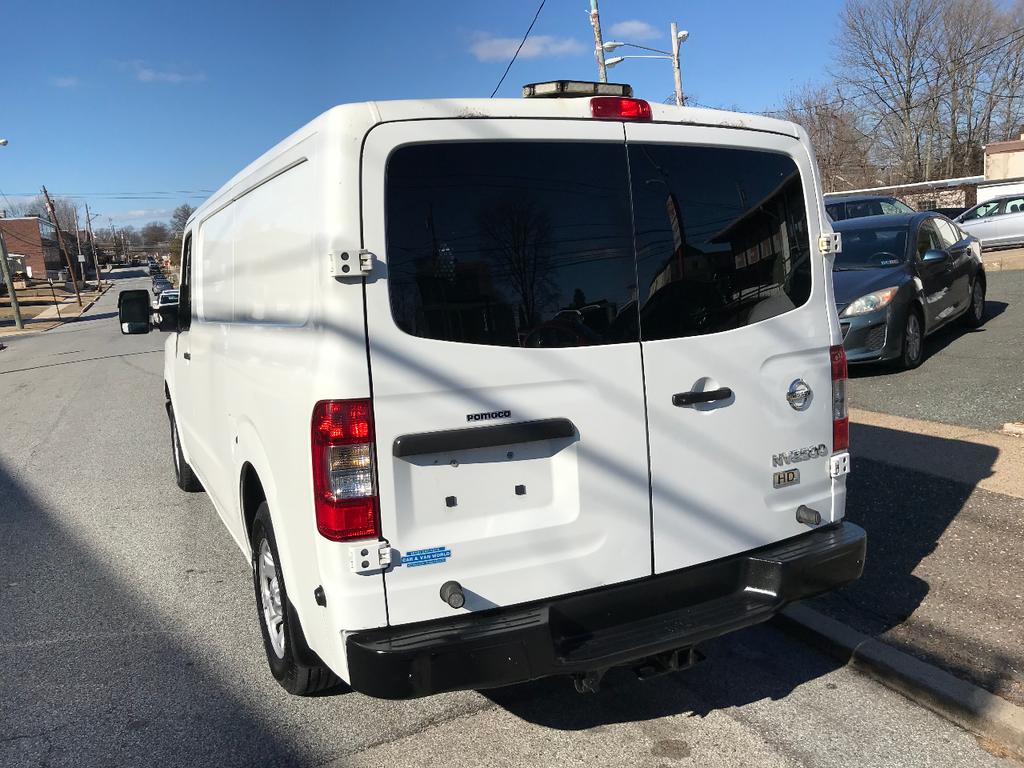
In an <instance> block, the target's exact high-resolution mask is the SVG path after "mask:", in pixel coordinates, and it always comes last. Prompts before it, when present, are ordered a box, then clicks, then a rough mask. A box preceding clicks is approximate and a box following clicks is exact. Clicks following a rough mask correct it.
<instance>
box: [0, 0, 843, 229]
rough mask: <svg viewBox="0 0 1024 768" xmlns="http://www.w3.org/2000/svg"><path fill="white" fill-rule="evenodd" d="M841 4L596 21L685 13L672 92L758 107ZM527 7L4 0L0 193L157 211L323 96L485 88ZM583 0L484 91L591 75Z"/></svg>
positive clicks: (723, 6)
mask: <svg viewBox="0 0 1024 768" xmlns="http://www.w3.org/2000/svg"><path fill="white" fill-rule="evenodd" d="M841 5H842V2H841V0H792V1H791V2H786V3H774V2H773V3H767V2H763V0H761V1H759V0H743V1H742V2H737V1H736V0H731V1H730V0H723V1H722V2H716V3H708V2H688V3H683V2H663V1H661V0H628V1H627V0H602V2H601V18H602V25H603V27H604V31H605V38H606V39H624V38H625V39H628V40H629V41H631V42H637V43H641V44H644V45H649V46H653V47H660V48H666V47H668V45H669V42H668V36H669V35H668V26H669V22H670V21H672V20H675V21H677V22H679V25H680V28H682V29H688V30H689V31H690V39H689V40H688V41H687V42H686V43H685V44H684V46H683V49H682V51H683V89H684V90H685V91H686V92H687V93H688V94H691V95H692V96H693V98H694V99H695V100H696V101H697V102H699V103H701V104H707V105H714V106H723V107H729V108H739V109H745V110H760V109H768V108H772V107H774V106H777V105H778V104H779V102H780V100H781V98H782V95H783V94H784V93H785V92H786V91H787V90H789V89H791V88H793V87H795V86H799V85H802V84H804V83H806V82H810V81H820V80H822V79H823V78H824V77H825V68H826V67H827V66H828V62H829V55H830V52H831V45H830V41H831V39H832V37H833V36H834V34H835V31H836V21H835V19H836V14H837V12H838V10H839V9H840V7H841ZM536 7H537V4H536V2H535V0H517V1H515V2H505V3H493V2H491V3H482V2H468V1H467V0H451V1H440V2H439V1H436V0H435V2H423V1H422V0H421V2H408V1H407V0H394V1H393V2H381V1H378V2H350V1H349V0H333V1H332V2H328V1H327V0H288V1H285V0H278V1H277V2H269V1H268V0H250V1H248V2H244V3H243V2H226V1H224V0H204V1H203V2H194V1H193V0H175V1H174V2H168V1H167V0H164V1H163V2H142V3H138V2H136V3H124V2H112V1H110V0H92V2H89V3H81V2H74V3H72V2H48V3H46V4H45V6H44V4H42V3H39V2H33V1H32V0H9V2H7V3H5V8H4V10H3V13H2V20H3V26H4V28H5V33H4V35H3V38H4V45H3V47H2V48H0V62H2V67H3V69H2V75H0V137H5V138H7V139H8V140H9V141H10V144H9V146H7V147H3V148H0V192H3V193H4V194H5V195H7V196H8V197H9V198H16V197H20V196H21V195H24V194H33V193H35V192H36V191H38V189H39V187H40V185H41V184H46V185H47V187H48V188H49V189H50V191H51V192H52V193H58V194H65V195H74V196H75V199H76V201H78V202H79V203H81V202H84V201H86V200H87V201H88V202H89V206H90V208H91V209H92V210H93V211H96V212H99V213H101V214H102V216H101V217H100V218H99V219H98V222H100V223H103V224H105V223H106V219H107V217H108V216H110V217H112V218H113V220H114V222H115V223H116V224H133V225H135V226H139V225H141V224H143V223H145V222H147V221H150V220H153V219H157V220H166V219H167V218H168V217H169V215H170V211H171V209H173V208H174V207H175V206H176V205H178V204H179V203H181V202H186V201H187V202H190V203H192V204H193V205H195V204H198V203H199V202H200V201H201V200H202V198H203V197H205V196H206V195H207V194H209V192H210V191H212V190H214V189H216V188H217V187H219V186H220V185H221V184H222V183H223V182H224V181H226V180H227V179H228V178H229V177H230V176H231V175H233V174H234V173H235V172H236V171H238V170H239V169H240V168H241V167H243V166H244V165H245V164H247V163H248V162H250V161H251V160H253V159H255V158H256V157H257V156H258V155H259V154H260V153H262V152H263V151H264V150H266V149H267V148H268V147H270V146H271V145H273V144H274V143H275V142H276V141H278V140H279V139H280V138H282V137H283V136H285V135H287V134H288V133H290V132H291V131H293V130H295V129H296V128H298V127H299V126H301V125H302V124H303V123H305V122H306V121H308V120H309V119H311V118H312V117H314V116H316V115H317V114H319V113H320V112H322V111H323V110H325V109H327V108H328V107H330V106H332V105H334V104H338V103H343V102H349V101H363V100H367V99H396V98H430V97H452V96H455V97H458V96H465V97H486V96H489V95H490V93H491V90H492V89H493V88H494V86H495V84H496V83H497V81H498V78H499V77H500V76H501V73H502V72H503V71H504V69H505V66H506V65H507V63H508V57H509V54H510V52H511V51H512V50H514V49H515V45H516V44H517V43H518V41H519V38H521V36H522V34H523V33H524V32H525V31H526V27H527V26H528V24H529V22H530V19H531V18H533V13H534V12H535V10H536ZM586 8H587V0H548V2H547V4H546V5H545V7H544V10H543V11H542V13H541V15H540V18H539V19H538V21H537V24H536V26H535V27H534V29H533V33H532V35H531V42H530V43H528V44H527V46H526V47H525V48H524V51H523V53H522V54H520V58H519V60H518V61H517V62H516V64H515V65H514V66H513V68H512V71H511V72H510V73H509V76H508V77H507V78H506V80H505V83H504V85H503V86H502V88H501V90H500V91H499V92H498V95H499V96H506V97H518V95H519V87H520V86H521V85H522V84H523V83H527V82H533V81H538V80H548V79H556V78H578V79H588V80H593V79H596V65H595V64H594V56H593V38H592V36H591V35H592V33H591V30H590V26H589V23H588V15H587V13H586ZM617 25H622V26H617ZM623 52H625V51H623V50H621V49H620V51H618V52H616V53H623ZM635 52H636V53H643V52H642V51H635ZM610 79H611V80H613V81H620V82H628V83H631V84H632V85H633V86H634V88H635V91H636V94H637V95H638V96H641V97H644V98H648V99H651V100H658V101H660V100H664V99H665V98H666V97H668V96H669V95H670V94H671V93H672V72H671V67H670V65H669V64H668V62H662V61H656V60H633V61H627V62H625V63H623V64H620V65H619V66H618V67H616V68H615V69H614V70H613V71H612V72H611V76H610ZM5 205H6V203H5V202H4V200H3V198H2V197H0V207H4V206H5Z"/></svg>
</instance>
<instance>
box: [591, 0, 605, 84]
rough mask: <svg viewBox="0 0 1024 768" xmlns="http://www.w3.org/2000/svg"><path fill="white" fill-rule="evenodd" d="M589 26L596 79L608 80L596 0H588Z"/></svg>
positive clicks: (603, 81)
mask: <svg viewBox="0 0 1024 768" xmlns="http://www.w3.org/2000/svg"><path fill="white" fill-rule="evenodd" d="M590 26H592V27H593V28H594V55H595V56H597V79H598V80H600V81H601V82H602V83H607V82H608V68H607V67H606V66H605V64H604V41H603V40H602V39H601V15H600V14H599V13H598V11H597V0H590Z"/></svg>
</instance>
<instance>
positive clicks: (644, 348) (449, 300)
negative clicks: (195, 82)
mask: <svg viewBox="0 0 1024 768" xmlns="http://www.w3.org/2000/svg"><path fill="white" fill-rule="evenodd" d="M525 91H526V93H525V95H526V96H528V97H529V98H524V99H522V100H514V99H466V100H438V101H394V102H369V103H363V104H348V105H343V106H339V107H335V108H334V109H331V110H329V111H328V112H326V113H325V114H323V115H321V116H320V117H318V118H316V119H315V120H313V121H312V122H311V123H309V124H308V125H307V126H305V127H304V128H302V129H300V130H299V131H297V132H296V133H295V134H293V135H292V136H290V137H288V138H287V139H285V140H284V141H282V142H281V143H280V144H278V145H277V146H276V147H274V148H273V149H271V150H270V151H269V152H267V153H266V154H265V155H263V156H262V157H260V158H259V159H257V160H256V161H255V162H253V163H252V164H251V165H250V166H249V167H247V168H246V169H245V170H243V171H242V172H241V173H239V174H238V175H237V176H235V177H234V178H233V179H231V181H229V182H228V183H227V184H226V185H225V186H224V187H222V188H221V189H220V190H219V191H218V192H217V193H216V194H214V195H213V196H212V197H211V198H210V199H209V200H208V201H206V202H205V203H204V204H203V205H202V206H201V207H200V208H199V209H198V210H197V211H196V212H195V214H194V215H193V216H192V218H191V220H190V221H189V224H188V227H187V229H186V231H185V234H184V247H183V253H182V261H181V276H180V293H179V302H178V305H177V307H171V308H169V309H168V310H166V311H165V310H164V309H163V308H161V310H160V315H159V316H158V317H157V318H156V325H157V327H159V328H161V329H162V330H168V331H171V332H172V333H171V335H170V336H169V337H168V339H167V342H166V358H165V367H164V378H165V382H164V394H165V396H166V398H167V413H168V416H169V417H170V429H171V444H172V449H173V458H174V467H175V472H176V476H177V481H178V485H179V486H180V487H181V488H183V489H185V490H193V491H194V490H200V489H203V490H205V491H206V493H207V494H208V495H209V498H210V500H211V501H212V503H213V505H214V507H215V508H216V510H217V513H218V514H219V515H220V517H221V518H222V519H223V521H224V523H225V525H226V526H227V528H228V530H229V531H230V533H231V535H232V536H233V537H234V538H235V540H236V541H237V543H238V546H239V547H240V548H241V549H242V551H243V552H244V553H245V554H246V555H247V556H248V557H250V559H251V562H252V568H253V578H254V584H255V595H256V602H257V607H258V616H259V622H260V626H261V628H262V632H263V638H264V642H265V646H266V653H267V659H268V661H269V663H270V667H271V670H272V672H273V674H274V677H275V678H277V680H279V681H280V682H281V684H282V685H283V686H284V687H285V688H286V689H287V690H288V691H290V692H292V693H296V694H309V693H313V692H316V691H319V690H322V689H324V688H327V687H330V686H332V685H336V684H337V683H338V682H339V680H340V681H344V682H345V683H347V684H349V685H350V686H351V687H352V688H354V689H356V690H358V691H362V692H364V693H367V694H370V695H373V696H381V697H387V698H407V697H415V696H424V695H428V694H433V693H437V692H440V691H449V690H456V689H476V688H488V687H494V686H500V685H507V684H510V683H517V682H521V681H526V680H532V679H535V678H539V677H544V676H548V675H562V674H564V675H570V676H572V677H574V679H575V681H576V685H577V687H578V688H579V689H580V690H596V688H597V686H598V684H599V682H600V679H601V675H602V674H603V673H604V671H605V670H607V669H609V668H611V667H614V666H622V665H632V666H635V667H636V668H637V670H638V672H639V673H640V674H641V675H642V676H647V675H650V674H654V673H657V672H661V671H670V670H675V669H680V668H683V667H686V666H687V665H689V664H690V663H691V662H692V660H693V658H694V653H693V648H694V646H695V645H696V644H697V643H699V642H702V641H705V640H708V639H710V638H713V637H716V636H719V635H722V634H725V633H727V632H730V631H732V630H735V629H739V628H741V627H745V626H748V625H751V624H755V623H757V622H761V621H765V620H766V619H768V618H770V617H771V616H772V615H774V614H775V613H776V612H777V611H778V610H779V609H780V608H781V607H782V606H784V605H785V604H786V603H788V602H790V601H793V600H797V599H800V598H804V597H808V596H811V595H814V594H818V593H821V592H823V591H826V590H829V589H832V588H834V587H836V586H839V585H842V584H845V583H847V582H850V581H852V580H854V579H856V578H858V577H859V576H860V574H861V571H862V568H863V563H864V554H865V535H864V532H863V531H862V530H861V529H859V528H857V527H856V526H854V525H852V524H850V523H847V522H845V521H844V519H843V517H844V510H845V502H846V477H845V475H846V473H847V472H848V471H849V453H848V451H847V448H848V421H847V415H846V399H845V379H846V360H845V357H844V355H843V348H842V338H841V336H840V329H839V323H838V319H837V316H836V310H835V306H834V302H833V299H832V289H831V274H832V269H831V262H832V258H833V252H834V251H835V249H836V247H837V245H838V238H836V237H834V236H833V235H832V233H831V230H830V228H829V224H828V219H827V218H826V216H825V211H824V207H823V205H822V197H821V189H820V184H819V179H818V172H817V168H816V165H815V161H814V158H813V156H812V152H811V148H810V145H809V143H808V140H807V136H806V135H805V133H804V132H803V130H802V129H800V128H799V127H798V126H796V125H794V124H792V123H788V122H783V121H779V120H773V119H770V118H766V117H757V116H751V115H740V114H733V113H726V112H717V111H710V110H704V109H691V108H678V107H674V106H673V107H670V106H665V105H661V104H648V103H647V102H646V101H643V100H640V99H635V98H632V92H631V90H630V89H629V87H628V86H616V85H610V84H596V83H577V82H569V81H559V82H557V83H545V84H536V85H533V86H527V88H526V89H525ZM138 294H141V296H140V295H138ZM150 312H151V310H150V306H149V298H148V295H147V294H146V292H145V291H141V292H134V291H126V292H122V294H121V296H120V322H121V323H122V326H121V327H122V331H124V332H125V333H146V332H149V331H150V329H151V317H150Z"/></svg>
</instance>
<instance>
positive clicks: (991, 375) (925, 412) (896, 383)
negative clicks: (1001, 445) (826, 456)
mask: <svg viewBox="0 0 1024 768" xmlns="http://www.w3.org/2000/svg"><path fill="white" fill-rule="evenodd" d="M986 304H987V312H988V319H987V320H986V322H985V324H984V325H983V326H982V327H981V328H978V329H977V330H968V329H966V328H965V327H964V326H963V325H962V324H960V323H954V324H953V325H952V326H950V327H947V328H945V329H943V330H941V331H938V332H937V333H936V334H935V335H933V336H931V337H929V338H928V339H927V340H926V341H925V360H924V362H923V363H922V365H921V367H920V368H918V369H916V370H913V371H895V370H894V369H892V368H891V367H883V366H878V365H859V366H851V369H850V376H851V379H852V380H851V382H850V400H851V403H852V404H853V405H854V406H856V407H858V408H864V409H867V410H869V411H878V412H881V413H891V414H895V415H897V416H909V417H911V418H917V419H928V420H931V421H941V422H945V423H947V424H960V425H963V426H969V427H977V428H979V429H999V428H1000V427H1001V426H1002V425H1003V424H1004V423H1006V422H1011V421H1022V420H1024V377H1022V376H1021V361H1022V359H1024V271H1020V270H1018V271H1005V272H992V273H989V275H988V295H987V302H986Z"/></svg>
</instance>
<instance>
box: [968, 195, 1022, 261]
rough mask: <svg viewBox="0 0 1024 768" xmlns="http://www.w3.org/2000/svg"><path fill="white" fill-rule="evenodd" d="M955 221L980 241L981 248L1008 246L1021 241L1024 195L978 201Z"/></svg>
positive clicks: (1018, 243)
mask: <svg viewBox="0 0 1024 768" xmlns="http://www.w3.org/2000/svg"><path fill="white" fill-rule="evenodd" d="M954 221H955V222H956V223H957V224H958V225H959V227H960V228H961V229H963V230H964V231H965V232H969V233H970V234H972V235H974V236H975V237H976V238H978V239H979V240H980V241H981V245H982V247H983V248H1009V247H1012V246H1015V245H1020V244H1022V243H1024V196H1022V195H1011V196H1007V197H997V198H995V199H994V200H986V201H985V202H984V203H978V204H977V205H976V206H974V207H973V208H968V209H967V210H966V211H964V212H963V213H961V214H960V215H959V216H957V217H956V218H955V219H954Z"/></svg>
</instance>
